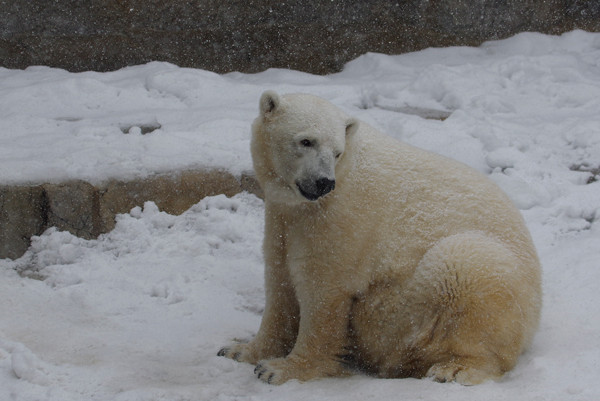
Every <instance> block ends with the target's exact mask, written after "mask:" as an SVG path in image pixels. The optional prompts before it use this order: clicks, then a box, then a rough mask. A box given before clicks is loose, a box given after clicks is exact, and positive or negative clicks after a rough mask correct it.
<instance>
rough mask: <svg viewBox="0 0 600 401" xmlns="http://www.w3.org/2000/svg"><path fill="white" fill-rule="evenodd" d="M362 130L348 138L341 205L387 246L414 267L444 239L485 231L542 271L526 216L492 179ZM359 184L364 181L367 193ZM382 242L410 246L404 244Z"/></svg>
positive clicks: (468, 168) (368, 130)
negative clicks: (399, 240)
mask: <svg viewBox="0 0 600 401" xmlns="http://www.w3.org/2000/svg"><path fill="white" fill-rule="evenodd" d="M360 124H361V125H360V128H359V129H358V131H357V132H356V134H355V137H354V138H350V139H349V143H348V147H349V148H348V149H347V151H349V153H350V154H349V157H350V158H351V159H352V161H351V163H352V168H351V169H350V171H351V172H350V173H349V174H348V175H347V176H346V177H343V178H341V180H338V181H339V187H338V190H339V192H340V193H339V194H338V199H340V200H341V201H342V202H349V203H350V204H351V205H348V206H349V207H350V208H351V209H353V210H355V211H357V212H358V211H361V212H360V214H361V216H362V218H361V219H360V220H361V223H362V224H364V226H371V225H376V226H377V227H378V229H377V232H378V236H379V237H381V238H380V239H379V241H380V243H382V244H386V245H387V246H391V247H396V248H397V249H398V250H399V253H400V254H401V256H402V258H403V260H406V261H407V263H410V264H412V265H414V264H415V262H418V260H420V258H421V257H422V255H423V253H424V252H425V251H426V250H427V249H429V248H430V247H431V246H432V245H433V244H434V243H435V242H437V241H438V240H440V239H442V238H445V237H447V236H449V235H452V234H458V233H463V232H469V231H481V232H484V233H486V234H487V235H489V236H491V237H494V238H496V239H498V240H500V241H501V242H502V243H504V244H505V246H507V247H508V248H509V249H510V250H511V251H513V252H514V253H515V254H517V256H518V257H519V259H520V260H522V261H523V263H524V265H526V266H529V269H531V270H532V271H534V272H535V271H539V262H538V260H537V255H536V252H535V248H534V246H533V243H532V240H531V237H530V235H529V232H528V230H527V228H526V226H525V222H524V220H523V218H522V216H521V214H520V212H519V210H518V209H517V208H516V207H515V206H514V204H513V203H512V201H511V200H510V199H509V198H508V196H507V195H506V194H505V193H504V192H503V191H502V190H500V188H498V186H496V184H494V183H493V182H492V181H491V180H490V179H488V178H487V177H485V176H484V175H483V174H481V173H479V172H477V171H476V170H474V169H472V168H470V167H468V166H466V165H464V164H462V163H460V162H458V161H455V160H452V159H449V158H447V157H444V156H441V155H438V154H435V153H431V152H428V151H425V150H422V149H419V148H416V147H413V146H410V145H408V144H405V143H402V142H400V141H397V140H395V139H393V138H390V137H388V136H385V135H383V134H381V133H379V132H378V131H376V130H375V129H374V128H372V127H370V126H369V125H367V124H364V123H362V122H361V123H360ZM345 183H348V184H347V185H345ZM352 183H361V184H360V188H356V186H355V185H354V184H352ZM344 199H346V200H345V201H344ZM364 226H363V227H364ZM383 237H387V238H408V239H410V240H408V241H404V243H403V244H400V245H399V244H394V243H390V242H389V241H387V240H386V239H385V238H383ZM407 255H412V260H410V259H411V258H407Z"/></svg>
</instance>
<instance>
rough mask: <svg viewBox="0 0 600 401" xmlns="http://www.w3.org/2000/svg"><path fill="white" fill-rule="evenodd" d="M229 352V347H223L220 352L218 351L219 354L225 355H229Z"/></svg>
mask: <svg viewBox="0 0 600 401" xmlns="http://www.w3.org/2000/svg"><path fill="white" fill-rule="evenodd" d="M227 352H229V348H228V347H223V348H221V349H220V350H219V352H217V356H225V355H227Z"/></svg>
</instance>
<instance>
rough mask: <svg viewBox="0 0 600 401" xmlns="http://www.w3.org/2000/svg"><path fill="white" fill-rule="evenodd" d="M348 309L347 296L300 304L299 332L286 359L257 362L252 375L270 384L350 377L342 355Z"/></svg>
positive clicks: (349, 306)
mask: <svg viewBox="0 0 600 401" xmlns="http://www.w3.org/2000/svg"><path fill="white" fill-rule="evenodd" d="M351 305H352V297H351V296H349V295H346V294H344V295H338V296H336V297H333V296H326V297H322V298H320V299H319V297H315V298H313V299H311V300H310V303H308V302H307V304H305V305H304V304H300V316H301V320H300V329H299V332H298V338H297V340H296V344H295V346H294V349H293V350H292V352H291V353H290V354H289V355H288V356H287V357H285V358H277V359H272V360H262V361H260V362H259V363H258V365H257V366H256V369H255V370H254V373H256V375H257V376H258V378H259V379H261V380H263V381H265V382H267V383H270V384H281V383H284V382H286V381H288V380H291V379H297V380H300V381H307V380H311V379H315V378H319V377H332V376H345V375H348V374H350V372H349V371H348V369H347V368H346V365H345V364H344V361H343V354H344V347H345V346H347V345H348V344H347V342H348V319H349V314H350V308H351Z"/></svg>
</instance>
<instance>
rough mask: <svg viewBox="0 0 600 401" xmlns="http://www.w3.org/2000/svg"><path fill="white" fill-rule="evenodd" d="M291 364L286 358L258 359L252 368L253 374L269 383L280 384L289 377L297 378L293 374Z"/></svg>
mask: <svg viewBox="0 0 600 401" xmlns="http://www.w3.org/2000/svg"><path fill="white" fill-rule="evenodd" d="M294 371H295V369H294V367H293V364H292V363H290V362H289V361H287V360H286V358H277V359H271V360H269V361H260V362H259V363H258V365H256V368H255V369H254V374H256V376H257V377H258V378H259V379H260V380H262V381H264V382H265V383H269V384H282V383H285V382H286V381H288V380H290V379H295V378H297V377H296V375H295V374H294V373H295V372H294Z"/></svg>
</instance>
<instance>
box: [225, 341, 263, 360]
mask: <svg viewBox="0 0 600 401" xmlns="http://www.w3.org/2000/svg"><path fill="white" fill-rule="evenodd" d="M254 354H255V353H254V351H253V348H252V347H251V345H250V344H233V345H231V346H229V347H223V348H221V349H220V350H219V352H217V356H224V357H226V358H229V359H233V360H234V361H238V362H248V363H252V364H255V363H256V362H257V359H258V358H256V357H255V356H254Z"/></svg>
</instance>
